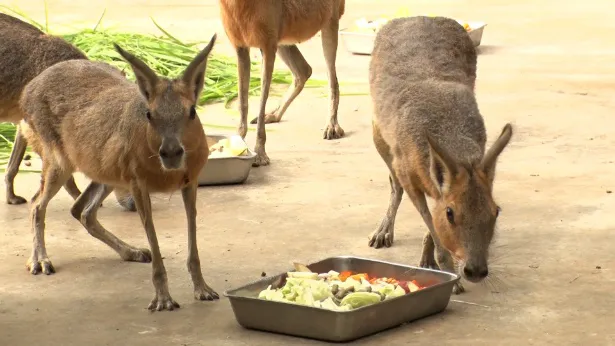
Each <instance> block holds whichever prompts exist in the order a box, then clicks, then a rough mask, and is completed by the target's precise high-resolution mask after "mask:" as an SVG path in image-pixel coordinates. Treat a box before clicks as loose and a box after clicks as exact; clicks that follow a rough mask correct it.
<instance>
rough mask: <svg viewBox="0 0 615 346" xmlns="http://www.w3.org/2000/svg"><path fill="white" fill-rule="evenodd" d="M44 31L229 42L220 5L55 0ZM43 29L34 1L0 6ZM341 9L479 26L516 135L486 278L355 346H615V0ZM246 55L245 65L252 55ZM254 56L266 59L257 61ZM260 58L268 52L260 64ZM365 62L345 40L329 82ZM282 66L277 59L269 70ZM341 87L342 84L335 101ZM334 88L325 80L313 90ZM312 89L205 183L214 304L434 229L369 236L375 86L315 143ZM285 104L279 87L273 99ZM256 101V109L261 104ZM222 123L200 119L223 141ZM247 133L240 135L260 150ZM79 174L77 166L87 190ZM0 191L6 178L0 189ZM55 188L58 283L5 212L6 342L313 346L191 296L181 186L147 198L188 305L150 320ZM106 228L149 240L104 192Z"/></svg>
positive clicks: (16, 218) (20, 187)
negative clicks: (262, 141) (246, 169)
mask: <svg viewBox="0 0 615 346" xmlns="http://www.w3.org/2000/svg"><path fill="white" fill-rule="evenodd" d="M48 2H49V4H50V5H49V18H50V20H51V24H52V26H53V25H54V24H58V23H60V24H64V25H67V24H70V23H74V22H76V21H82V22H85V23H88V24H89V25H94V23H95V22H96V20H97V19H98V17H99V15H100V13H102V11H103V8H105V7H106V8H107V15H106V19H105V21H104V23H106V24H107V25H112V24H116V25H119V26H121V27H124V28H128V29H134V30H139V31H148V32H156V28H155V27H154V25H153V24H152V23H151V21H150V19H149V16H150V15H152V16H154V18H155V19H156V21H157V22H159V23H160V24H161V25H162V26H163V27H165V28H166V29H168V30H169V31H171V32H172V33H173V34H174V35H176V36H178V37H180V38H183V39H186V40H190V39H198V40H206V39H209V37H211V34H212V33H213V31H214V30H216V31H217V32H218V33H219V36H218V37H219V39H220V41H219V42H218V45H217V46H216V48H215V50H214V51H215V52H225V53H228V54H231V53H232V50H231V47H230V45H229V44H228V40H227V39H226V37H225V35H224V33H223V30H222V27H221V24H220V22H219V20H218V18H219V12H218V7H217V6H218V5H217V1H214V0H183V1H169V0H166V1H163V0H155V1H131V2H130V4H129V5H124V4H122V3H127V2H125V1H119V0H106V1H96V2H92V1H81V0H78V1H75V0H72V1H68V0H58V1H48ZM17 3H18V5H19V7H20V8H22V9H23V10H25V11H26V12H27V13H30V14H32V15H33V16H34V17H35V18H36V19H37V20H41V21H42V20H44V16H43V5H42V3H43V2H42V0H40V1H39V0H19V1H15V2H12V1H10V0H0V4H8V5H11V4H17ZM383 3H384V2H382V1H368V0H347V5H346V14H345V16H344V17H343V20H342V26H348V25H351V24H352V23H353V21H354V20H355V19H358V18H360V17H363V16H366V15H371V14H374V15H380V14H385V12H387V11H388V12H393V11H395V9H396V8H397V7H398V6H399V5H401V4H406V5H407V4H410V5H407V6H409V7H410V10H411V11H412V12H413V13H416V14H421V13H433V14H441V15H446V16H450V17H455V18H460V19H464V20H468V21H474V20H475V21H485V22H487V23H488V25H487V27H486V28H485V33H484V36H483V42H482V46H481V48H480V50H479V58H478V78H477V88H476V92H477V97H478V102H479V105H480V109H481V112H482V114H483V115H484V117H485V121H486V125H487V129H488V138H489V139H488V145H490V143H491V142H492V141H493V139H494V138H495V137H496V136H497V135H498V134H499V133H500V131H501V129H502V127H503V126H504V124H505V123H506V122H509V121H510V122H513V123H514V125H515V126H516V128H515V133H514V135H513V139H512V142H511V144H510V145H509V146H508V148H507V149H506V150H505V152H504V153H503V154H502V155H501V157H500V161H499V163H498V167H497V176H496V182H495V197H496V200H497V201H498V203H499V204H500V206H501V207H502V214H501V217H500V219H499V227H498V230H497V240H496V244H495V245H494V250H493V252H494V253H493V260H492V272H493V273H494V274H495V277H494V278H493V279H492V280H491V281H490V282H489V283H488V284H484V285H478V286H477V285H470V284H466V288H467V289H468V292H467V293H465V294H462V295H459V296H453V298H452V299H455V300H461V301H466V302H472V303H476V304H479V305H469V304H464V303H459V302H451V303H450V304H449V307H448V309H447V310H446V311H445V312H444V313H442V314H440V315H437V316H434V317H431V318H428V319H424V320H421V321H418V322H415V323H411V324H408V325H404V326H402V327H399V328H396V329H393V330H391V331H387V332H384V333H381V334H378V335H375V336H372V337H368V338H364V339H361V340H360V341H357V342H356V344H358V345H382V344H384V343H386V344H390V345H405V344H417V345H431V344H438V345H472V346H474V345H550V344H553V345H615V331H613V311H614V310H615V295H613V287H615V271H614V270H615V251H613V250H614V249H615V232H613V229H614V228H615V215H614V214H613V213H612V211H613V210H615V194H613V193H610V192H611V191H612V190H615V182H614V181H613V177H614V176H615V163H614V162H615V137H613V135H612V133H613V128H614V126H615V119H614V118H613V110H614V109H615V97H614V95H615V84H614V81H615V63H614V61H615V49H614V48H612V44H610V43H612V42H613V40H612V36H613V34H612V33H613V29H615V24H613V23H614V22H613V21H612V20H611V17H612V10H611V6H612V1H609V0H596V1H593V2H592V3H591V5H589V4H588V3H586V2H574V1H563V2H562V1H556V0H543V1H531V0H518V1H515V2H510V1H504V0H491V1H487V0H468V1H443V0H420V1H411V2H407V1H401V0H394V1H387V2H386V3H387V5H388V6H383V5H382V4H383ZM300 49H301V50H302V51H303V52H304V53H305V55H306V59H307V61H308V62H310V64H311V65H312V67H313V70H314V76H317V77H323V78H324V77H326V69H325V64H324V58H323V57H322V53H321V52H322V48H321V44H320V39H319V38H315V39H312V40H311V41H308V42H306V43H305V44H302V45H301V46H300ZM254 53H255V52H253V56H254ZM256 57H258V55H256ZM259 60H260V58H259ZM368 63H369V57H366V56H352V55H350V54H348V53H346V51H345V49H344V47H343V43H342V42H341V41H340V48H339V53H338V67H339V68H338V71H339V78H340V81H342V82H343V81H347V80H358V81H360V82H361V84H360V85H358V86H353V88H355V89H358V90H360V91H367V90H368V88H367V67H368ZM276 65H277V66H278V67H280V68H285V67H284V65H283V64H282V63H281V62H278V63H277V64H276ZM345 88H350V87H349V86H342V92H343V91H344V90H348V89H345ZM323 90H325V91H326V89H323ZM321 94H322V93H321V91H320V90H319V91H317V92H314V91H312V90H307V89H306V91H305V92H304V93H303V94H302V95H300V96H299V97H298V98H297V99H296V101H295V103H294V104H293V105H292V106H291V107H290V109H289V110H288V112H287V113H286V115H285V118H284V119H283V121H282V123H280V124H275V125H271V126H268V129H270V130H269V131H268V135H267V151H268V154H269V157H270V158H271V160H272V163H271V166H269V167H263V168H255V169H254V170H253V171H252V173H251V175H250V178H249V179H248V181H247V183H246V184H245V185H242V186H231V187H209V188H201V189H199V197H198V206H199V208H198V212H199V214H198V245H199V249H200V254H201V262H202V267H203V272H204V275H205V278H206V280H207V281H208V283H209V284H210V285H211V286H212V287H214V288H215V289H216V290H217V291H218V292H219V293H220V294H221V295H222V292H223V291H224V290H226V289H229V288H231V287H236V286H238V285H241V284H243V283H245V282H247V281H252V280H255V279H258V278H259V277H260V275H261V273H262V272H266V273H267V274H275V273H278V272H281V271H284V270H286V269H287V268H289V266H290V262H291V261H292V260H297V261H301V262H313V261H316V260H319V259H321V258H324V257H328V256H333V255H357V256H364V257H371V258H377V259H383V260H389V261H394V262H402V263H410V264H417V263H418V260H419V256H420V246H421V239H422V236H423V234H424V232H425V230H426V227H425V225H424V224H423V221H422V220H421V219H420V217H419V214H418V213H417V212H416V210H415V209H414V207H413V206H412V204H411V203H410V202H409V201H408V200H407V199H404V201H403V203H402V205H401V207H400V212H399V214H398V218H397V222H396V230H397V231H396V235H395V244H394V246H393V247H392V248H389V249H378V250H375V249H372V248H369V247H368V246H367V235H368V234H369V233H371V232H372V231H373V230H374V229H375V227H376V226H377V225H378V224H379V223H380V219H381V217H382V216H383V215H384V212H385V211H386V208H387V203H388V199H389V182H388V176H387V174H388V173H387V169H386V167H385V165H384V163H383V162H382V160H381V159H380V157H379V156H378V154H377V153H376V150H375V148H374V146H373V144H372V141H371V114H372V105H371V101H370V98H369V96H346V97H342V98H341V101H340V108H339V117H340V124H341V126H342V127H343V128H344V130H345V131H346V133H347V134H348V135H347V137H346V138H343V139H341V140H335V141H325V140H322V139H321V138H322V129H323V126H324V124H325V120H326V118H327V115H328V108H329V107H328V101H327V98H326V97H322V95H321ZM278 100H279V98H278V97H271V98H270V102H269V105H270V107H273V106H274V105H275V104H276V103H277V101H278ZM257 105H258V98H253V99H252V100H251V104H250V119H251V118H252V117H253V116H255V115H256V111H257ZM202 117H203V118H204V119H205V121H207V122H217V123H224V124H228V125H232V126H235V125H236V121H237V119H236V118H235V117H234V116H232V115H229V114H227V112H226V111H225V110H224V109H223V107H222V106H220V105H216V106H212V107H207V108H206V110H205V112H204V113H203V115H202ZM215 131H219V130H210V132H215ZM254 138H255V132H253V131H251V132H249V133H248V141H249V144H250V145H254ZM38 182H39V177H38V175H36V174H20V175H18V177H17V180H16V185H15V188H16V191H17V193H18V194H20V195H22V196H28V197H29V196H31V195H32V194H33V193H34V191H35V190H36V188H37V184H38ZM86 182H87V181H86V180H85V179H83V178H82V177H79V179H78V184H79V186H80V187H81V188H84V187H85V183H86ZM0 188H1V189H2V191H4V186H3V185H2V186H0ZM71 204H72V201H71V199H70V197H69V196H68V194H67V193H66V192H65V191H63V190H62V191H61V192H60V193H59V194H58V196H57V197H56V198H55V199H54V200H53V201H52V202H51V204H50V207H49V209H48V211H47V232H46V240H47V248H48V253H49V256H50V259H51V261H52V262H53V264H54V265H55V267H56V269H57V273H56V274H55V275H52V276H43V275H38V276H32V275H30V274H29V273H28V272H27V271H26V270H25V263H26V259H27V258H28V256H29V255H30V249H31V240H32V236H31V233H30V232H31V231H30V222H29V217H28V207H27V206H24V205H22V206H9V205H6V204H4V192H2V203H0V224H1V226H0V229H1V231H0V263H1V264H0V345H6V346H21V345H33V344H36V345H45V346H47V345H49V346H55V345H63V346H64V345H87V344H90V345H131V346H140V345H148V346H153V345H212V346H213V345H215V346H223V345H232V346H238V345H250V346H259V345H263V346H264V345H272V346H275V345H280V346H282V345H289V344H295V345H318V344H320V343H319V342H316V341H309V340H303V339H295V338H291V337H287V336H279V335H273V334H267V333H260V332H255V331H248V330H244V329H242V328H241V327H240V326H239V325H238V324H237V323H236V322H235V320H234V316H233V313H232V310H231V307H230V304H229V302H228V300H227V299H226V298H221V299H220V301H215V302H197V301H195V300H194V299H193V296H192V284H191V281H190V276H189V274H188V272H187V269H186V254H187V242H186V233H187V232H186V222H185V213H184V210H183V206H182V203H181V195H180V194H179V193H175V194H173V195H171V196H161V195H159V196H156V197H155V198H154V199H153V204H154V205H153V208H154V222H155V225H156V228H157V233H158V238H159V241H160V246H161V251H162V254H163V256H164V257H165V265H166V268H167V272H168V278H169V285H170V291H171V294H172V296H173V297H174V299H175V300H176V301H177V302H178V303H180V304H181V309H179V310H177V311H173V312H156V313H153V314H151V313H149V312H147V310H146V309H145V308H146V306H147V304H148V303H149V301H150V299H151V298H152V296H153V293H154V291H153V286H152V283H151V266H150V265H149V264H137V263H126V262H122V261H121V260H120V259H119V257H118V256H117V255H116V254H115V253H114V252H113V251H112V250H111V249H110V248H108V247H107V246H106V245H104V244H102V243H101V242H99V241H98V240H96V239H94V238H92V237H91V236H89V235H88V234H87V232H86V231H85V230H84V229H83V227H81V225H80V224H79V223H78V222H77V221H76V220H74V219H73V218H72V217H71V216H70V213H69V208H70V206H71ZM99 215H100V220H101V223H102V224H103V225H105V226H106V227H107V228H108V229H109V230H111V231H113V232H114V233H115V234H116V235H118V236H119V237H120V238H122V239H123V240H125V241H127V242H129V243H131V244H134V245H137V246H147V240H146V237H145V232H144V231H143V228H142V226H141V223H140V220H139V218H138V216H137V215H136V214H134V213H129V212H123V211H121V210H120V209H119V207H118V206H117V205H116V203H115V199H114V197H113V196H111V197H110V198H108V199H107V201H105V203H104V207H103V208H102V209H101V211H100V213H99Z"/></svg>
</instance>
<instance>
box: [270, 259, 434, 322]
mask: <svg viewBox="0 0 615 346" xmlns="http://www.w3.org/2000/svg"><path fill="white" fill-rule="evenodd" d="M294 266H295V269H296V270H297V271H294V272H288V273H287V276H288V277H287V278H286V283H285V284H284V285H283V286H282V287H276V288H273V287H272V286H278V285H269V287H267V288H266V289H265V290H263V291H261V292H260V293H259V295H258V298H259V299H265V300H271V301H278V302H285V303H291V304H299V305H305V306H312V307H316V308H322V309H327V310H333V311H349V310H352V309H357V308H360V307H362V306H366V305H371V304H376V303H379V302H382V301H385V300H389V299H392V298H395V297H400V296H403V295H405V294H407V293H411V292H416V291H418V290H420V289H423V288H425V287H422V286H420V285H419V284H418V282H416V281H414V280H411V281H398V280H396V279H393V278H386V277H370V276H369V275H368V274H366V273H353V272H349V271H344V272H341V273H338V272H336V271H333V270H331V271H329V272H327V273H314V272H312V271H310V270H309V269H308V268H307V267H306V266H304V265H301V264H297V263H295V264H294Z"/></svg>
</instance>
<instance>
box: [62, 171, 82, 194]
mask: <svg viewBox="0 0 615 346" xmlns="http://www.w3.org/2000/svg"><path fill="white" fill-rule="evenodd" d="M64 190H66V192H68V194H69V195H70V196H71V197H72V198H73V199H74V200H77V198H79V196H80V195H81V190H79V188H78V187H77V183H75V177H73V176H72V175H71V176H70V178H68V180H67V181H66V183H65V184H64Z"/></svg>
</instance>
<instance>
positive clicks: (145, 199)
mask: <svg viewBox="0 0 615 346" xmlns="http://www.w3.org/2000/svg"><path fill="white" fill-rule="evenodd" d="M130 193H131V194H132V197H133V198H134V200H135V204H136V206H137V212H138V213H139V216H140V217H141V222H142V223H143V227H144V228H145V234H146V235H147V240H148V241H149V245H150V249H151V256H152V283H153V284H154V289H155V291H156V295H155V296H154V299H152V301H151V302H150V303H149V306H148V307H147V308H148V309H149V310H152V311H153V310H158V311H160V310H163V309H166V310H173V309H175V308H179V304H177V302H175V301H174V300H173V298H171V294H170V293H169V284H168V281H167V270H166V268H165V267H164V263H163V262H162V255H161V254H160V247H159V246H158V238H157V237H156V229H155V228H154V221H153V220H152V201H151V200H150V197H149V192H148V191H147V188H146V187H145V184H141V183H139V182H133V183H132V185H131V188H130Z"/></svg>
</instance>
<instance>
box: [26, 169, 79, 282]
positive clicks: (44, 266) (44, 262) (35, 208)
mask: <svg viewBox="0 0 615 346" xmlns="http://www.w3.org/2000/svg"><path fill="white" fill-rule="evenodd" d="M43 165H44V166H46V167H43V172H42V173H41V175H42V179H41V187H40V194H39V196H38V198H36V199H35V200H33V203H32V207H31V211H30V219H31V222H32V233H33V234H34V237H33V246H32V255H31V256H30V259H28V262H27V264H26V267H27V268H28V271H29V272H30V273H31V274H34V275H36V274H39V273H41V272H43V273H44V274H47V275H49V274H52V273H55V268H54V267H53V265H52V264H51V261H50V260H49V257H48V256H47V249H46V247H45V214H46V211H47V205H48V204H49V201H51V199H52V198H53V197H54V196H55V195H56V194H57V193H58V191H60V189H61V188H62V185H64V183H66V181H67V180H68V179H69V178H70V177H71V175H72V172H70V171H67V170H65V169H63V167H60V166H59V165H58V164H57V162H55V161H53V160H46V161H45V162H44V163H43Z"/></svg>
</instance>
